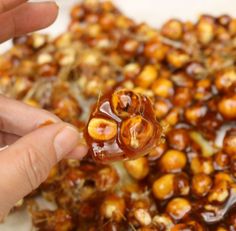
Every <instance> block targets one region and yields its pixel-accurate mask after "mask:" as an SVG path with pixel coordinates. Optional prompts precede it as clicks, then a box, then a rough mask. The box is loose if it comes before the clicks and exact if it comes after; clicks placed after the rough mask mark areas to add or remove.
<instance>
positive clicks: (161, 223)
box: [152, 214, 174, 230]
mask: <svg viewBox="0 0 236 231" xmlns="http://www.w3.org/2000/svg"><path fill="white" fill-rule="evenodd" d="M152 222H153V224H154V225H155V227H157V229H158V230H170V229H171V228H172V227H173V226H174V223H173V221H172V220H171V218H170V217H169V216H168V215H166V214H163V215H160V216H159V215H156V216H155V217H153V219H152Z"/></svg>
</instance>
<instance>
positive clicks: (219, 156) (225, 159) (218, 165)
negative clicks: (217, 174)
mask: <svg viewBox="0 0 236 231" xmlns="http://www.w3.org/2000/svg"><path fill="white" fill-rule="evenodd" d="M229 165H230V157H229V155H228V154H226V153H224V152H218V153H216V154H215V155H214V167H215V169H216V170H225V169H227V168H229Z"/></svg>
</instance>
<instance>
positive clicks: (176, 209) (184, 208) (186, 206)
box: [166, 198, 192, 220]
mask: <svg viewBox="0 0 236 231" xmlns="http://www.w3.org/2000/svg"><path fill="white" fill-rule="evenodd" d="M191 209H192V207H191V204H190V203H189V201H188V200H186V199H184V198H174V199H172V200H171V201H170V202H169V203H168V204H167V207H166V212H167V213H168V214H169V215H170V216H171V217H172V218H173V219H175V220H180V219H182V218H184V217H185V216H186V215H187V214H188V213H189V212H190V211H191Z"/></svg>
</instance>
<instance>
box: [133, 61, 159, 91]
mask: <svg viewBox="0 0 236 231" xmlns="http://www.w3.org/2000/svg"><path fill="white" fill-rule="evenodd" d="M157 76H158V70H157V68H156V67H155V66H154V65H146V66H144V68H143V70H142V71H141V73H140V74H139V75H138V76H137V77H136V79H135V83H136V84H137V85H138V86H139V87H142V88H148V87H149V86H150V85H151V84H152V83H153V82H154V81H155V80H156V78H157Z"/></svg>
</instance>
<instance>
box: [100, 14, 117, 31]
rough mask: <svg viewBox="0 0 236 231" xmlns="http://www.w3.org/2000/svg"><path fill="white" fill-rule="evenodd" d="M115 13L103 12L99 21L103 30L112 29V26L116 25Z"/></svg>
mask: <svg viewBox="0 0 236 231" xmlns="http://www.w3.org/2000/svg"><path fill="white" fill-rule="evenodd" d="M115 20H116V18H115V15H114V14H112V13H108V14H103V15H102V16H101V17H100V19H99V23H100V25H101V27H102V29H103V30H111V29H112V27H113V26H114V25H115Z"/></svg>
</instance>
